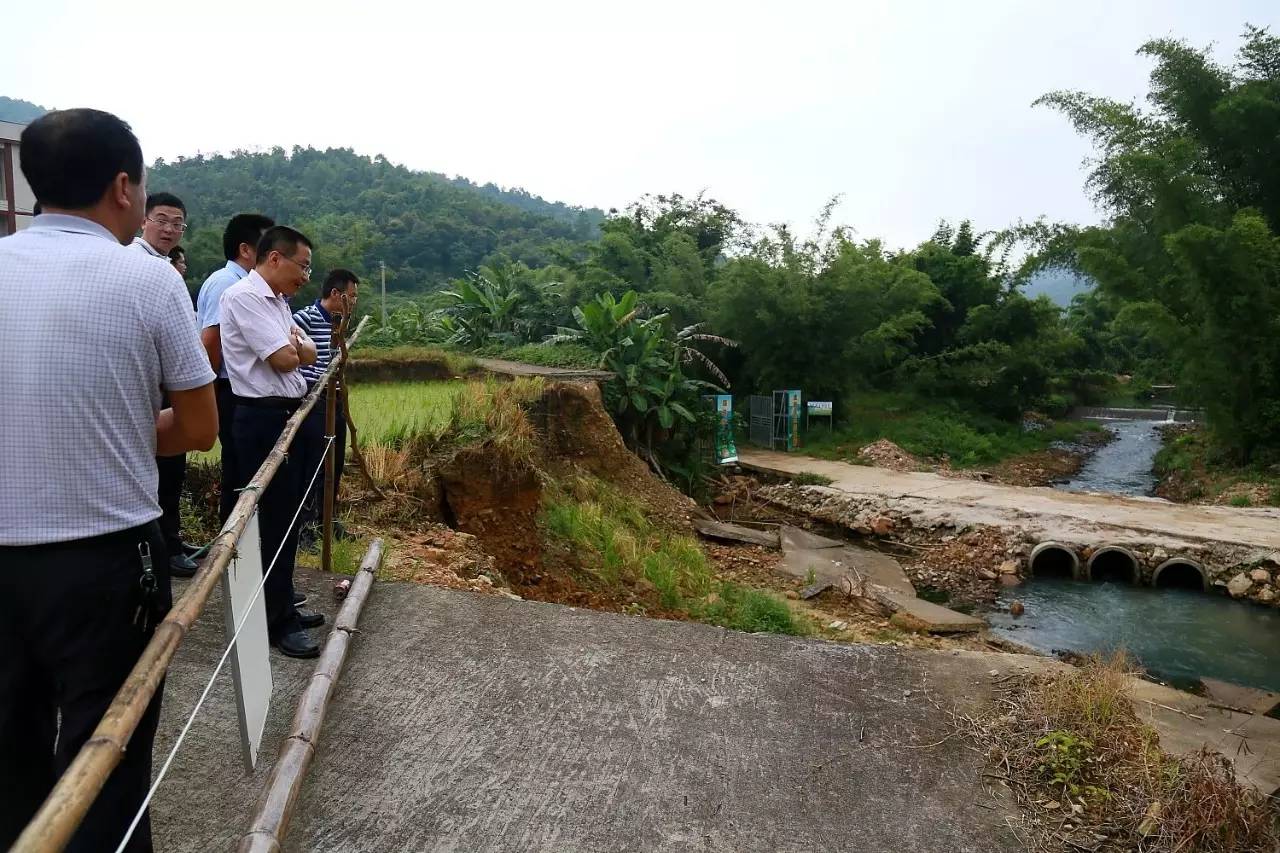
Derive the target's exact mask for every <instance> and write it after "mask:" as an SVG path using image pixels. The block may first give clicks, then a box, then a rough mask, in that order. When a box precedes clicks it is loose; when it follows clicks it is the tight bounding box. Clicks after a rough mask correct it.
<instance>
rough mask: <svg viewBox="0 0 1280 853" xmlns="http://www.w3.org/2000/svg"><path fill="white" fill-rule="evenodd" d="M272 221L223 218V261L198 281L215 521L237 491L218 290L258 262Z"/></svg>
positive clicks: (230, 398)
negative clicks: (213, 447)
mask: <svg viewBox="0 0 1280 853" xmlns="http://www.w3.org/2000/svg"><path fill="white" fill-rule="evenodd" d="M275 224H276V223H275V222H274V221H273V220H272V219H271V218H270V217H267V216H263V215H262V214H260V213H237V214H236V215H235V216H233V217H231V219H229V220H228V221H227V227H226V229H224V230H223V232H222V254H223V256H225V257H226V259H227V262H226V264H224V265H223V266H221V267H219V268H218V269H216V270H214V271H213V272H212V273H210V274H209V277H208V278H206V279H205V280H204V284H202V285H200V295H199V296H198V297H196V324H197V325H198V326H199V327H200V341H201V343H203V344H204V348H205V351H206V352H207V353H208V354H209V364H211V365H213V369H214V371H215V372H216V373H217V374H218V378H217V379H216V380H214V383H213V388H214V393H215V394H216V395H217V398H218V424H219V427H218V441H220V442H221V443H222V461H221V464H222V478H221V480H220V485H221V493H220V500H219V501H218V521H220V522H225V521H226V520H227V516H229V515H231V509H232V507H234V506H235V505H236V498H238V497H239V495H237V494H236V492H235V479H236V472H237V471H238V470H239V466H238V465H237V464H236V446H235V442H234V441H232V440H231V425H232V424H233V423H235V413H236V401H235V395H234V394H233V393H232V392H231V381H230V380H229V379H227V368H226V365H224V364H223V363H222V337H221V334H220V332H221V324H222V294H224V293H226V292H227V288H229V287H230V286H231V285H233V284H235V283H236V282H237V281H240V280H241V279H243V278H244V277H245V276H247V275H248V274H249V270H251V269H253V268H254V266H256V265H257V263H258V241H259V240H261V239H262V233H263V232H264V231H266V230H267V229H268V228H270V227H271V226H272V225H275Z"/></svg>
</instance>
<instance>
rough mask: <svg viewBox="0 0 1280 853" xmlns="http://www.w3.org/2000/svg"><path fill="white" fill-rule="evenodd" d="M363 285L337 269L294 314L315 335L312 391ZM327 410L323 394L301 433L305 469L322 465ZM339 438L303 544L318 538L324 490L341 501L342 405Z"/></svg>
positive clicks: (314, 493) (314, 495)
mask: <svg viewBox="0 0 1280 853" xmlns="http://www.w3.org/2000/svg"><path fill="white" fill-rule="evenodd" d="M359 288H360V279H359V277H357V276H356V274H355V273H353V272H352V271H351V270H345V269H335V270H333V271H332V272H330V273H329V275H328V277H326V278H325V280H324V284H323V285H321V287H320V298H319V299H317V300H316V301H315V302H313V303H311V304H310V305H308V306H307V307H306V308H303V309H301V310H299V311H295V312H294V314H293V322H294V323H296V324H297V325H298V327H299V328H300V329H302V331H304V332H306V333H307V337H309V338H311V340H312V341H314V342H315V345H316V360H315V363H314V364H308V365H304V366H303V367H301V368H299V372H301V373H302V376H303V378H305V379H306V380H307V391H308V392H310V391H311V389H312V388H313V387H315V384H316V382H318V381H319V380H320V377H321V376H323V375H324V372H325V371H326V370H327V369H328V368H329V362H330V361H331V360H332V359H333V355H334V350H335V349H336V345H334V344H333V342H332V337H333V327H334V326H335V325H337V324H338V322H339V321H340V320H341V317H342V315H344V314H346V313H348V312H351V311H354V310H355V305H356V297H357V293H358V291H359ZM342 403H343V396H342V395H341V394H339V395H338V405H339V406H342ZM324 412H325V397H324V394H323V393H322V394H321V395H320V399H319V400H318V401H317V402H316V406H315V408H314V409H312V410H311V414H310V415H308V417H307V420H308V423H307V424H306V425H305V426H304V429H303V435H300V436H299V440H300V441H304V442H305V444H304V446H305V447H306V457H305V464H303V466H302V467H303V470H307V471H311V470H314V469H315V466H317V465H319V464H320V459H321V455H322V454H323V453H324V442H325V432H324ZM335 425H336V429H335V431H334V432H335V438H334V442H333V452H334V460H333V483H331V484H326V483H325V482H324V471H323V469H321V472H320V476H319V477H317V478H316V484H315V486H314V487H313V488H312V489H311V492H310V494H309V495H308V496H307V505H306V508H305V509H304V510H303V519H302V521H303V523H304V524H305V525H306V526H305V527H304V528H303V533H302V540H303V547H308V546H309V545H310V544H311V542H312V541H313V540H314V532H313V529H314V525H315V523H316V521H317V519H318V518H319V515H320V509H321V506H322V503H321V502H322V501H323V499H324V498H323V495H324V490H325V488H326V487H329V488H332V489H333V501H334V504H335V505H336V504H337V502H338V487H339V486H340V485H341V481H342V468H343V466H344V465H345V464H346V460H347V419H346V414H345V412H344V411H343V410H342V409H341V408H339V409H338V417H337V420H336V421H335ZM334 528H335V530H336V531H338V533H339V538H341V533H342V530H341V527H340V526H339V525H338V523H337V522H334Z"/></svg>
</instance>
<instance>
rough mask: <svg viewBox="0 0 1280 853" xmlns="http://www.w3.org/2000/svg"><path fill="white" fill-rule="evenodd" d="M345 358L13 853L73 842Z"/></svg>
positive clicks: (249, 491) (235, 513) (294, 423)
mask: <svg viewBox="0 0 1280 853" xmlns="http://www.w3.org/2000/svg"><path fill="white" fill-rule="evenodd" d="M365 319H366V320H367V319H368V318H367V317H366V318H365ZM363 328H364V322H361V324H360V325H359V326H358V327H357V328H356V331H355V333H354V334H353V335H352V336H351V341H350V343H355V341H356V339H357V338H358V337H359V335H360V332H361V331H362V330H363ZM346 356H347V348H346V347H343V348H342V350H341V352H340V353H338V354H335V355H334V357H333V359H332V360H331V361H330V362H329V367H328V368H327V369H326V370H325V372H324V374H323V375H322V376H321V377H320V380H319V381H318V382H316V384H315V387H314V388H312V389H311V392H310V393H309V394H307V396H305V397H303V399H302V404H301V405H300V406H299V407H298V410H297V411H296V412H294V413H293V416H292V417H290V418H289V420H288V422H286V423H285V426H284V429H283V430H282V431H281V433H280V438H279V439H278V440H277V441H276V444H275V447H273V448H272V449H271V452H270V453H269V454H268V455H267V459H266V461H265V462H263V463H262V466H261V467H260V468H259V469H258V471H257V473H256V474H254V475H253V479H252V480H251V481H250V482H249V485H248V486H246V487H245V489H244V490H243V491H242V492H241V493H240V498H239V500H237V501H236V505H235V508H234V509H233V510H232V512H231V515H230V516H228V517H227V521H226V523H225V524H224V525H223V526H222V530H221V531H220V532H219V533H218V535H217V536H216V537H214V540H213V543H212V545H211V546H210V548H209V554H208V556H207V557H206V559H205V561H204V565H203V566H201V567H200V570H199V571H197V572H196V574H195V577H193V578H192V579H191V583H190V585H188V587H187V590H186V592H184V593H183V594H182V597H181V598H179V599H178V600H177V601H176V602H175V603H174V605H173V608H172V609H171V610H170V611H169V613H168V615H167V616H165V618H164V619H163V620H162V621H161V622H160V624H159V625H157V626H156V629H155V633H154V634H153V635H152V637H151V641H150V642H148V643H147V646H146V648H145V649H143V650H142V654H141V655H140V656H139V657H138V662H137V663H136V664H134V667H133V669H132V670H131V671H130V673H129V675H128V677H126V678H125V681H124V684H123V685H122V686H121V688H120V690H119V691H117V692H116V696H115V699H114V700H112V702H111V705H110V706H109V707H108V708H107V711H106V713H105V714H104V715H103V717H102V721H101V722H100V723H98V727H97V728H96V729H95V730H94V732H93V734H92V735H90V736H89V739H88V740H87V741H86V742H85V745H84V746H83V747H81V748H80V752H79V753H78V754H77V755H76V757H75V759H74V760H73V761H72V762H71V765H70V766H69V767H67V769H66V772H64V773H63V774H62V776H61V777H60V778H59V779H58V782H57V784H56V785H54V788H53V790H52V791H51V792H50V793H49V796H48V797H47V798H46V799H45V801H44V803H43V804H41V806H40V810H39V811H37V812H36V815H35V817H34V818H32V820H31V823H29V824H27V827H26V829H24V830H23V831H22V834H21V835H20V836H18V840H17V842H16V843H15V844H14V846H13V847H12V849H11V851H10V853H57V851H61V850H62V849H63V848H64V847H66V845H67V843H68V842H69V841H70V840H71V837H72V836H73V835H74V834H75V831H76V828H77V827H79V826H80V821H82V820H83V819H84V816H85V813H86V812H88V810H89V806H91V805H92V804H93V801H94V800H95V799H96V798H97V796H98V794H99V793H100V792H101V791H102V786H103V785H104V784H105V783H106V780H107V777H109V776H110V775H111V771H112V770H114V769H115V768H116V765H117V764H119V763H120V759H121V757H123V755H124V751H125V748H126V747H127V746H128V744H129V738H131V737H132V736H133V732H134V729H136V728H137V727H138V721H139V720H140V719H142V715H143V713H144V712H145V711H146V710H147V706H148V705H149V704H151V699H152V698H153V697H154V696H155V694H156V690H157V689H158V688H159V685H160V682H161V680H162V679H163V678H164V675H165V672H167V671H168V668H169V663H170V662H171V661H172V660H173V656H174V653H176V652H177V650H178V646H180V645H182V641H183V640H184V639H186V636H187V633H188V631H190V630H191V626H192V624H194V623H195V620H196V619H197V618H198V617H199V616H200V613H201V612H202V611H203V610H204V606H205V604H206V603H207V602H208V600H209V596H210V594H212V592H213V589H214V587H215V586H216V585H217V583H218V581H220V580H221V579H222V575H223V574H224V573H225V572H226V570H227V566H228V564H230V562H231V558H232V556H233V555H234V554H235V546H236V542H238V541H239V540H240V536H241V534H242V533H244V528H245V525H247V524H248V523H249V519H250V518H251V517H252V516H253V511H254V509H256V508H257V506H258V497H259V495H261V494H262V491H263V490H264V489H266V487H267V484H268V483H270V482H271V478H272V477H273V476H275V473H276V471H278V470H279V468H280V465H281V464H282V463H283V462H284V459H285V456H286V454H287V453H288V450H289V445H290V443H291V442H292V441H293V438H294V436H295V435H297V433H298V430H299V429H300V428H301V427H302V421H303V420H304V419H305V418H306V416H307V414H308V413H309V412H310V411H311V409H312V407H313V406H315V403H316V399H317V398H318V397H319V396H320V392H321V391H323V390H324V388H325V386H326V385H328V384H329V382H330V381H331V380H332V379H333V377H334V376H336V375H337V373H338V370H339V369H340V368H341V366H342V362H343V360H344V359H345V358H346Z"/></svg>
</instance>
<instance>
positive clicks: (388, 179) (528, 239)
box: [147, 147, 604, 292]
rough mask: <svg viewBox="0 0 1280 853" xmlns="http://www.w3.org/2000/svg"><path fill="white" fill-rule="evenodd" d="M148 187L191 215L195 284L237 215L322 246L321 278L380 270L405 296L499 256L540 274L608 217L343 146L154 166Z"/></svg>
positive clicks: (218, 254)
mask: <svg viewBox="0 0 1280 853" xmlns="http://www.w3.org/2000/svg"><path fill="white" fill-rule="evenodd" d="M147 183H148V189H149V190H151V191H152V192H155V191H160V190H166V191H169V192H172V193H176V194H177V195H178V196H179V197H180V198H182V200H183V201H184V202H185V203H186V205H187V211H188V219H189V220H190V221H191V222H192V225H193V229H192V231H191V232H190V233H189V234H188V237H187V239H186V240H184V244H185V245H186V247H187V250H188V252H189V253H190V255H191V257H190V261H191V264H190V266H191V271H192V275H193V277H194V276H200V277H202V276H203V275H204V274H205V272H206V271H207V270H209V269H212V268H214V267H216V266H219V265H220V264H221V263H222V260H221V259H222V250H221V244H220V239H221V236H220V235H221V229H222V226H223V224H224V223H225V222H226V220H227V218H228V217H229V216H231V215H233V214H235V213H239V212H243V211H256V212H261V213H265V214H267V215H269V216H271V217H273V218H274V219H275V220H276V221H277V222H281V223H289V224H293V225H296V226H298V227H299V228H301V229H302V230H303V231H305V232H306V233H307V234H308V235H309V236H311V237H312V238H313V239H314V240H316V241H317V243H318V246H317V259H316V267H317V268H318V269H320V270H324V269H328V268H330V267H333V266H338V265H341V266H349V267H351V268H353V269H355V270H357V271H358V272H363V273H372V272H373V271H374V270H376V269H377V268H378V262H379V261H385V262H386V264H387V277H388V281H387V287H388V290H393V291H396V290H398V291H402V292H421V291H424V290H429V289H433V288H435V287H437V286H439V285H441V284H443V283H444V282H446V281H448V280H449V279H452V278H457V277H460V276H462V275H464V274H465V272H466V271H467V270H470V269H475V268H476V267H477V266H479V265H480V263H481V262H482V261H483V260H484V259H485V258H487V257H489V256H491V255H493V254H495V253H502V254H505V255H507V256H509V257H511V258H512V259H514V260H523V261H525V262H526V263H528V264H529V265H530V266H538V265H542V264H545V263H547V262H548V261H549V260H550V259H551V253H550V250H551V248H552V246H554V245H557V244H560V245H565V244H574V243H580V242H582V241H586V240H592V239H594V238H595V237H597V236H598V235H599V226H600V223H601V221H602V220H603V218H604V215H603V214H602V213H601V212H600V211H599V210H595V209H583V208H576V207H569V206H567V205H563V204H558V203H553V202H548V201H546V200H544V199H542V198H540V197H538V196H535V195H532V194H530V193H527V192H525V191H523V190H501V189H499V188H498V187H496V186H494V185H492V184H488V185H485V186H477V185H475V184H472V183H471V182H469V181H466V180H464V179H450V178H447V177H445V176H443V175H438V174H433V173H430V172H415V171H412V170H410V169H408V168H405V167H404V166H398V165H395V164H393V163H391V162H389V161H388V160H387V159H386V158H384V157H382V156H378V157H368V156H364V155H360V154H356V153H355V152H354V151H352V150H350V149H346V148H331V149H328V150H325V151H319V150H316V149H314V148H301V147H295V148H294V149H293V151H292V152H286V151H285V150H284V149H282V148H275V149H272V150H271V151H269V152H263V153H244V152H241V153H237V154H234V155H232V156H221V155H215V156H211V157H204V156H201V157H195V158H180V159H179V160H178V161H176V162H172V163H165V162H163V161H161V162H158V163H156V164H155V166H153V167H152V169H151V171H150V174H149V176H148V181H147Z"/></svg>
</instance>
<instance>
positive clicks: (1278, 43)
mask: <svg viewBox="0 0 1280 853" xmlns="http://www.w3.org/2000/svg"><path fill="white" fill-rule="evenodd" d="M1139 53H1140V54H1142V55H1143V56H1146V57H1148V58H1150V59H1151V60H1152V61H1153V62H1154V65H1155V67H1154V70H1153V71H1152V74H1151V86H1150V91H1149V93H1148V96H1147V105H1146V107H1145V108H1143V107H1140V106H1138V105H1136V104H1132V103H1120V102H1117V101H1113V100H1110V99H1108V98H1104V97H1098V96H1094V95H1089V94H1087V93H1084V92H1070V91H1063V92H1054V93H1050V94H1048V95H1046V96H1045V97H1043V98H1042V99H1041V100H1040V102H1039V103H1040V104H1042V105H1044V106H1048V107H1050V108H1053V109H1056V110H1058V111H1060V112H1062V113H1063V114H1064V115H1065V116H1066V117H1067V118H1068V119H1069V120H1070V121H1071V122H1072V124H1073V125H1074V126H1075V127H1076V129H1077V130H1078V131H1079V132H1080V133H1081V134H1082V135H1084V136H1085V137H1087V138H1089V139H1090V140H1091V141H1092V142H1093V143H1094V147H1095V157H1094V159H1093V160H1092V163H1091V170H1090V173H1089V178H1088V187H1089V189H1090V190H1091V191H1092V192H1093V195H1094V199H1095V201H1096V202H1097V203H1098V204H1099V205H1100V206H1101V207H1102V208H1103V209H1104V210H1105V211H1106V212H1107V214H1108V219H1107V221H1106V222H1104V223H1103V224H1101V225H1097V226H1092V227H1083V228H1081V227H1074V226H1060V225H1059V226H1047V225H1043V224H1040V225H1037V226H1035V227H1032V228H1028V229H1024V233H1025V234H1027V235H1030V236H1033V237H1035V238H1037V239H1038V241H1039V251H1038V254H1037V255H1036V256H1035V257H1034V258H1033V259H1032V260H1031V262H1030V264H1029V268H1035V267H1037V266H1040V267H1044V266H1067V267H1070V268H1073V269H1075V270H1078V271H1080V272H1082V273H1084V274H1086V275H1087V276H1089V277H1090V278H1092V279H1093V280H1094V281H1095V282H1096V283H1097V286H1096V288H1095V289H1094V290H1093V291H1092V292H1091V293H1090V294H1088V295H1086V296H1082V297H1077V299H1076V301H1075V302H1074V303H1073V305H1072V308H1071V311H1070V312H1069V315H1068V326H1069V327H1070V328H1072V329H1073V330H1074V331H1075V333H1076V334H1077V335H1078V336H1080V337H1082V338H1083V339H1085V340H1086V341H1087V342H1088V344H1089V350H1090V351H1091V352H1093V353H1095V354H1097V355H1098V356H1100V358H1099V359H1098V363H1099V366H1102V367H1104V368H1106V369H1108V370H1111V371H1114V372H1125V373H1130V374H1132V375H1133V376H1134V377H1135V380H1137V382H1138V383H1139V384H1143V383H1145V384H1147V385H1150V384H1152V383H1161V384H1170V385H1177V387H1178V391H1179V394H1180V395H1181V396H1182V397H1183V399H1184V400H1186V401H1190V402H1192V403H1194V404H1196V405H1197V406H1203V407H1204V408H1205V409H1206V411H1207V414H1208V423H1209V432H1208V433H1207V439H1208V441H1207V443H1206V444H1205V449H1206V451H1207V454H1206V456H1204V457H1203V460H1204V463H1205V464H1208V465H1215V464H1218V463H1219V462H1223V463H1230V464H1234V465H1244V464H1251V463H1255V462H1272V461H1277V460H1278V459H1280V417H1277V413H1280V335H1277V323H1280V236H1278V235H1280V38H1277V37H1275V36H1274V35H1272V34H1270V33H1269V32H1268V31H1267V30H1265V29H1259V28H1256V27H1246V28H1245V32H1244V35H1243V38H1242V40H1241V43H1240V46H1239V49H1238V51H1237V54H1236V57H1235V61H1234V62H1232V63H1231V64H1229V65H1224V64H1220V63H1218V62H1216V61H1215V60H1214V59H1213V58H1212V57H1211V55H1210V52H1209V50H1208V49H1207V48H1205V49H1200V48H1196V47H1193V46H1191V45H1188V44H1186V43H1185V42H1181V41H1177V40H1174V39H1169V38H1164V39H1156V40H1154V41H1150V42H1148V43H1146V44H1145V45H1143V46H1142V47H1141V48H1140V49H1139ZM1024 272H1025V270H1024Z"/></svg>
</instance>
